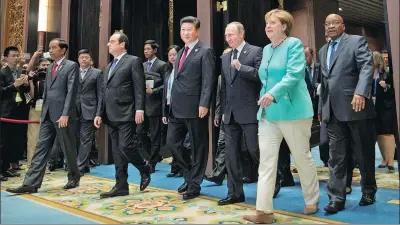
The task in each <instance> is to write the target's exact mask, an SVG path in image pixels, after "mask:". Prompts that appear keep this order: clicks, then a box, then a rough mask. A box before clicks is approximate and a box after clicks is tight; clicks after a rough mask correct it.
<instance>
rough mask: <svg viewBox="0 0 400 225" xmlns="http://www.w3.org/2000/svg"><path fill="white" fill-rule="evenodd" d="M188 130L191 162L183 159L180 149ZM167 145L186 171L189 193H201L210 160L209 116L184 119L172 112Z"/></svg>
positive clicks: (185, 176)
mask: <svg viewBox="0 0 400 225" xmlns="http://www.w3.org/2000/svg"><path fill="white" fill-rule="evenodd" d="M188 132H189V138H190V146H191V149H190V156H191V163H188V162H187V161H186V160H185V159H183V157H182V154H181V152H180V151H179V149H181V147H182V145H183V142H184V140H185V137H186V134H187V133H188ZM166 146H167V148H168V149H169V150H170V152H171V153H172V156H173V157H174V158H175V159H176V160H177V163H178V164H179V166H180V167H181V168H182V169H183V171H184V173H183V175H184V178H185V182H186V183H187V184H188V190H187V193H188V194H194V193H199V192H200V190H201V187H200V185H201V183H202V182H203V178H204V173H205V170H206V167H207V160H208V151H209V148H208V116H207V117H204V118H194V119H186V118H185V119H184V118H176V117H175V116H174V115H173V114H172V113H171V115H170V117H169V123H168V132H167V143H166Z"/></svg>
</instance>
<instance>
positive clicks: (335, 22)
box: [324, 21, 343, 27]
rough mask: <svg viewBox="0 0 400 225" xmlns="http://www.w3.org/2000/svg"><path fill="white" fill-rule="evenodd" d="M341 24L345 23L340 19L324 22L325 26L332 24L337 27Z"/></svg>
mask: <svg viewBox="0 0 400 225" xmlns="http://www.w3.org/2000/svg"><path fill="white" fill-rule="evenodd" d="M340 24H343V23H341V22H339V21H332V22H326V23H325V24H324V26H325V27H330V26H333V27H337V26H339V25H340Z"/></svg>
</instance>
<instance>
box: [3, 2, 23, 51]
mask: <svg viewBox="0 0 400 225" xmlns="http://www.w3.org/2000/svg"><path fill="white" fill-rule="evenodd" d="M26 7H27V0H9V1H8V4H7V10H5V11H6V12H7V16H6V29H5V31H6V38H7V40H6V46H10V45H12V46H17V47H18V48H19V49H20V51H22V52H23V51H25V37H24V34H25V32H24V27H25V12H26V11H27V10H26Z"/></svg>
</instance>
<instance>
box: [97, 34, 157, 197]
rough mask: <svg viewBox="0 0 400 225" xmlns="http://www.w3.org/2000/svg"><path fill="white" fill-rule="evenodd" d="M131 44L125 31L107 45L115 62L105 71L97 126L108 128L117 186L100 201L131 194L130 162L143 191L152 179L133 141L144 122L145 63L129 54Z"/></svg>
mask: <svg viewBox="0 0 400 225" xmlns="http://www.w3.org/2000/svg"><path fill="white" fill-rule="evenodd" d="M128 45H129V40H128V37H127V36H126V35H125V34H124V33H122V32H116V33H114V34H113V35H112V36H111V37H110V40H109V42H108V44H107V46H108V50H109V52H110V54H111V55H113V56H114V60H113V62H111V63H110V64H109V65H108V66H107V67H106V69H105V71H104V84H103V90H104V91H103V93H102V95H101V97H100V101H99V104H100V110H99V112H98V113H97V115H96V118H95V119H94V124H95V126H96V127H97V128H99V127H100V124H101V123H102V120H104V123H105V124H106V125H107V126H108V132H109V135H110V136H111V145H112V153H113V158H114V163H115V170H116V175H115V177H116V184H115V186H114V187H113V188H112V189H111V190H110V191H109V192H105V193H101V194H100V197H101V198H110V197H115V196H124V195H129V184H128V162H131V163H132V164H133V165H134V166H135V167H136V168H137V169H138V170H139V172H140V176H141V179H140V191H143V190H144V189H146V187H147V186H148V185H149V183H150V180H151V177H150V174H151V172H152V167H151V165H150V164H148V163H147V162H146V160H145V159H144V158H143V156H142V154H141V153H140V151H139V148H138V146H137V145H136V142H135V140H134V136H135V133H136V124H141V123H143V120H144V105H145V104H144V101H145V77H144V70H143V64H142V60H140V58H138V57H136V56H132V55H129V54H128V53H127V52H126V51H127V49H128ZM135 122H136V123H135Z"/></svg>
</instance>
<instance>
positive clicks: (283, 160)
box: [276, 138, 294, 184]
mask: <svg viewBox="0 0 400 225" xmlns="http://www.w3.org/2000/svg"><path fill="white" fill-rule="evenodd" d="M279 173H280V177H279V176H278V177H279V178H280V179H279V180H280V182H281V183H286V184H289V183H294V180H293V175H292V172H291V171H290V149H289V146H288V144H287V143H286V140H285V139H284V138H283V139H282V142H281V146H280V148H279V158H278V174H279ZM278 177H277V178H276V179H277V180H278ZM277 182H278V181H277Z"/></svg>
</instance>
